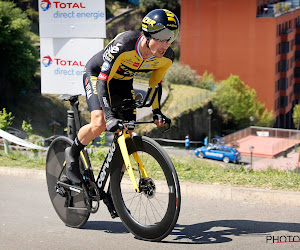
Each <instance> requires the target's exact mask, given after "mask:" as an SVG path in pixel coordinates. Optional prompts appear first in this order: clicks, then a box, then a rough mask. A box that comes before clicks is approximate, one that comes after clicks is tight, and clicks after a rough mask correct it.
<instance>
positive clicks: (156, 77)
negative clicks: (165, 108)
mask: <svg viewBox="0 0 300 250" xmlns="http://www.w3.org/2000/svg"><path fill="white" fill-rule="evenodd" d="M171 65H172V61H171V60H170V61H168V62H167V63H166V65H165V66H164V67H161V68H158V69H156V70H154V71H153V72H152V75H151V77H150V79H149V86H150V87H152V91H154V88H155V87H156V86H158V87H159V89H158V94H157V95H156V97H155V99H154V102H153V104H152V109H153V110H155V109H160V99H161V95H162V85H161V84H162V80H163V78H164V76H165V74H166V72H167V70H168V69H169V68H170V66H171Z"/></svg>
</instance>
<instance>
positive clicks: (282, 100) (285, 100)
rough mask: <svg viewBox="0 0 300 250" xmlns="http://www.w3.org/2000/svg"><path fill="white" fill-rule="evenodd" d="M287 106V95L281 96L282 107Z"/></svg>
mask: <svg viewBox="0 0 300 250" xmlns="http://www.w3.org/2000/svg"><path fill="white" fill-rule="evenodd" d="M286 106H287V96H280V108H285V107H286Z"/></svg>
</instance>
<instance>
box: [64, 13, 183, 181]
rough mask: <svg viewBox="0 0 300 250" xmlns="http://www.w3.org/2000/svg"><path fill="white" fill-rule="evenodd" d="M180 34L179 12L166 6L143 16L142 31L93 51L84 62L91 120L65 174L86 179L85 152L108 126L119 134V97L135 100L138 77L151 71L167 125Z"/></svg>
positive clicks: (157, 114) (157, 115)
mask: <svg viewBox="0 0 300 250" xmlns="http://www.w3.org/2000/svg"><path fill="white" fill-rule="evenodd" d="M178 32H179V21H178V18H177V17H176V15H175V14H173V13H172V12H171V11H168V10H164V9H156V10H153V11H151V12H149V13H148V14H147V15H146V16H145V17H144V18H143V20H142V34H141V33H140V32H134V31H126V32H124V33H121V34H119V35H117V36H116V37H115V38H114V39H113V40H112V41H111V42H110V43H109V44H108V45H107V46H106V48H105V49H104V50H102V51H100V52H99V53H97V54H96V55H94V56H93V57H92V58H91V59H90V60H89V61H88V62H87V64H86V66H85V73H84V75H83V85H84V89H85V91H86V100H87V104H88V107H89V110H90V112H91V122H90V123H89V124H87V125H85V126H83V127H82V128H81V129H80V130H79V132H78V135H77V137H76V138H75V140H74V142H73V144H72V146H71V147H69V148H67V149H66V151H65V157H66V175H67V178H68V179H69V180H71V181H73V182H74V183H80V182H81V179H82V177H81V174H80V171H79V161H78V158H79V155H80V151H81V150H82V149H83V148H84V147H85V146H86V145H87V144H89V143H90V142H91V141H92V140H93V139H95V138H96V137H97V136H99V135H100V134H101V133H102V132H103V131H104V130H105V128H106V129H107V130H108V131H110V132H115V133H117V132H119V131H120V130H119V124H122V120H121V119H119V117H118V115H117V114H116V113H115V112H114V110H113V105H114V103H116V102H118V101H117V100H118V99H121V100H123V99H134V90H133V77H134V76H135V75H138V74H142V73H146V72H149V71H152V74H151V77H150V79H149V86H151V87H155V86H159V93H158V96H157V97H156V99H155V101H154V103H153V105H152V109H153V117H154V120H155V124H156V125H157V126H158V127H161V126H164V125H165V124H164V123H163V120H166V119H168V118H167V117H166V116H164V115H163V114H162V113H161V111H160V97H161V92H162V89H161V83H162V79H163V77H164V75H165V73H166V71H167V70H168V68H169V67H170V66H171V65H172V63H173V60H174V52H173V50H172V49H171V48H170V47H169V46H170V45H171V43H172V42H173V41H174V40H175V39H176V37H177V35H178ZM122 115H123V118H124V120H125V121H132V120H135V119H136V111H135V110H129V111H125V112H124V113H123V114H122Z"/></svg>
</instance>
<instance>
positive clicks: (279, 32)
mask: <svg viewBox="0 0 300 250" xmlns="http://www.w3.org/2000/svg"><path fill="white" fill-rule="evenodd" d="M278 35H279V36H280V35H281V24H279V25H278Z"/></svg>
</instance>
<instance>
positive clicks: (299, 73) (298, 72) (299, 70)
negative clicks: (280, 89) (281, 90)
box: [294, 67, 300, 77]
mask: <svg viewBox="0 0 300 250" xmlns="http://www.w3.org/2000/svg"><path fill="white" fill-rule="evenodd" d="M294 77H300V68H299V67H296V68H295V70H294Z"/></svg>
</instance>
